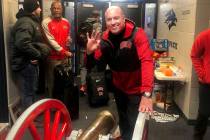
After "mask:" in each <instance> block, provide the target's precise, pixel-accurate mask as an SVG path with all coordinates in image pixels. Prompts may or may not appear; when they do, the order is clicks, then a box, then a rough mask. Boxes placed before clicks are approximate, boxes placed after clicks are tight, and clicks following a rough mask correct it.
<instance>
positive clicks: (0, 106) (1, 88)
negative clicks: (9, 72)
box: [0, 1, 9, 123]
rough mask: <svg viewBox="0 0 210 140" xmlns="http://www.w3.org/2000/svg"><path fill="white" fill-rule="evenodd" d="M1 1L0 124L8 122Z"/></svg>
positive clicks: (0, 7)
mask: <svg viewBox="0 0 210 140" xmlns="http://www.w3.org/2000/svg"><path fill="white" fill-rule="evenodd" d="M3 29H4V28H3V15H2V1H1V2H0V40H1V42H0V70H1V72H0V81H1V84H0V96H1V98H0V111H1V112H3V113H0V123H8V122H9V110H8V97H7V78H6V61H5V42H4V30H3Z"/></svg>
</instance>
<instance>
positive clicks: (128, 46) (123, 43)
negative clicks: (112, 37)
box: [120, 41, 132, 49]
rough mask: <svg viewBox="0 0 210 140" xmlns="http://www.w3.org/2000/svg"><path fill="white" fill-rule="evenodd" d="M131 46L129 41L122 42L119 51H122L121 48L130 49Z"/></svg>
mask: <svg viewBox="0 0 210 140" xmlns="http://www.w3.org/2000/svg"><path fill="white" fill-rule="evenodd" d="M131 46H132V43H131V42H130V41H122V42H121V43H120V49H123V48H128V49H130V48H131Z"/></svg>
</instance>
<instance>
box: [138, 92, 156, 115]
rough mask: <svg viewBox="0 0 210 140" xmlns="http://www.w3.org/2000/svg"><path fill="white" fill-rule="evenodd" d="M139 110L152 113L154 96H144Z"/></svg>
mask: <svg viewBox="0 0 210 140" xmlns="http://www.w3.org/2000/svg"><path fill="white" fill-rule="evenodd" d="M139 111H140V112H150V113H151V112H152V111H153V103H152V98H147V97H144V96H142V97H141V102H140V104H139Z"/></svg>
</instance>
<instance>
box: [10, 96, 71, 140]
mask: <svg viewBox="0 0 210 140" xmlns="http://www.w3.org/2000/svg"><path fill="white" fill-rule="evenodd" d="M53 113H55V114H54V115H52V114H53ZM40 115H43V117H44V119H43V120H42V121H41V124H43V128H40V129H44V131H42V132H44V134H43V135H44V136H41V134H40V133H39V132H38V129H37V127H36V124H35V122H34V121H35V120H36V118H37V117H39V116H40ZM51 118H52V120H51ZM26 129H29V132H30V133H31V136H32V137H33V139H34V140H41V139H44V140H61V139H62V138H63V137H68V136H69V135H70V133H71V131H72V127H71V118H70V115H69V112H68V111H67V108H66V107H65V105H64V104H63V103H62V102H60V101H59V100H56V99H43V100H39V101H37V102H36V103H34V104H33V105H31V106H30V107H29V108H27V109H26V110H25V111H24V112H23V113H22V114H21V116H20V117H19V118H18V119H17V121H16V122H15V124H14V125H13V126H12V128H11V130H10V132H9V134H8V135H7V137H6V140H21V138H22V137H23V135H24V133H25V131H26ZM42 137H43V138H42Z"/></svg>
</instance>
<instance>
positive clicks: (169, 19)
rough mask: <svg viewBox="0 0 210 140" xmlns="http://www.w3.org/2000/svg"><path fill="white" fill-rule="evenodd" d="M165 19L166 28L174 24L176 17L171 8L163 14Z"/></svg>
mask: <svg viewBox="0 0 210 140" xmlns="http://www.w3.org/2000/svg"><path fill="white" fill-rule="evenodd" d="M165 17H166V20H165V23H166V24H168V29H169V30H170V29H171V28H172V27H173V26H176V22H177V18H176V14H175V12H174V10H173V9H171V10H169V11H168V12H167V13H166V14H165Z"/></svg>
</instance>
